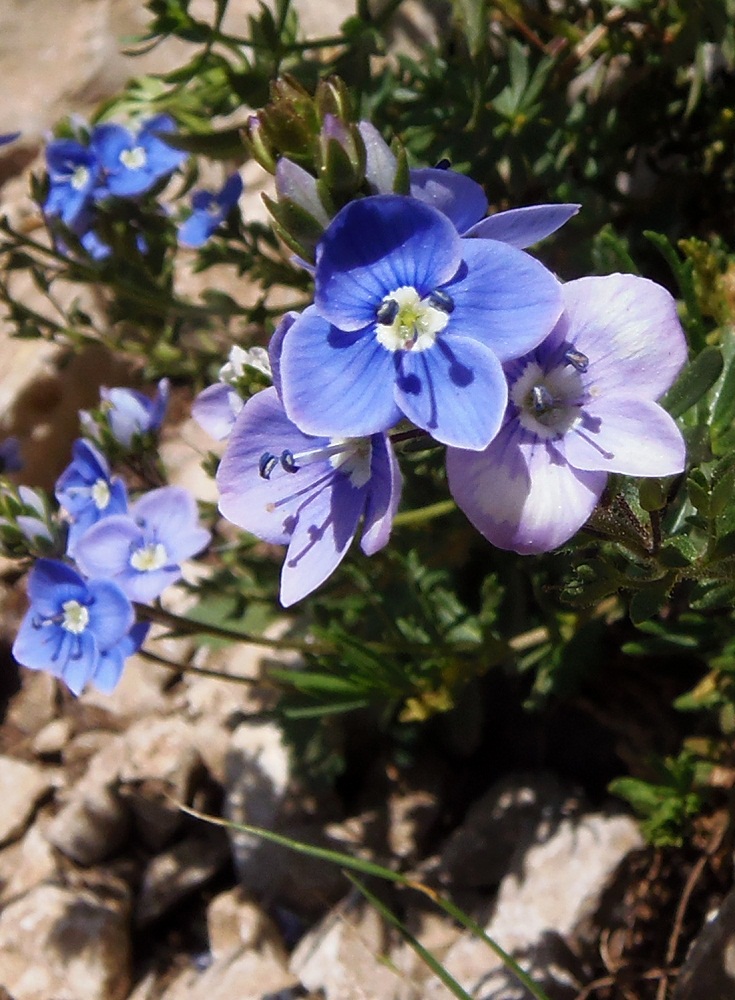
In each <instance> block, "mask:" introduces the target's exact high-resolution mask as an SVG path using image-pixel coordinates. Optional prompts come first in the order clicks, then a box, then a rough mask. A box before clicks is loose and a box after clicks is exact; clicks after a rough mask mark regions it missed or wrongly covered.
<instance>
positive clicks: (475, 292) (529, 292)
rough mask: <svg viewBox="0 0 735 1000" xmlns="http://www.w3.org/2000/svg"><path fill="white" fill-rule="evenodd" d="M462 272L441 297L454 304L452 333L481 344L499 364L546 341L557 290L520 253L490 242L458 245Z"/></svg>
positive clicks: (556, 310) (558, 300) (557, 307)
mask: <svg viewBox="0 0 735 1000" xmlns="http://www.w3.org/2000/svg"><path fill="white" fill-rule="evenodd" d="M462 252H463V255H464V259H465V262H466V264H467V268H466V271H464V273H463V274H462V276H461V277H460V278H459V279H458V280H457V281H454V282H452V283H451V284H449V285H448V286H447V288H446V291H447V292H448V293H449V295H451V297H452V299H453V300H454V312H453V313H452V316H451V320H450V325H451V331H452V333H453V334H454V333H456V334H461V335H463V336H465V337H471V338H472V339H473V340H479V341H481V342H482V343H483V344H486V345H487V346H488V347H489V348H490V349H491V350H492V351H494V353H495V354H496V355H497V356H498V357H499V358H500V360H501V361H509V360H510V359H512V358H518V357H520V356H521V355H523V354H526V353H527V352H528V351H530V350H532V349H533V348H534V347H536V346H537V345H538V344H539V343H540V342H541V341H542V340H543V339H544V337H546V336H547V335H548V334H549V333H550V331H551V329H552V327H553V326H554V324H555V323H556V321H557V320H558V318H559V316H560V314H561V310H562V293H561V285H560V284H559V282H558V281H557V280H556V278H555V277H554V275H553V274H552V273H551V271H548V270H547V269H546V268H545V267H544V266H543V264H540V263H539V262H538V261H537V260H534V258H533V257H530V256H529V255H528V254H527V253H524V252H523V251H522V250H517V249H516V248H515V247H512V246H509V245H508V244H507V243H498V242H497V241H496V240H470V239H463V240H462Z"/></svg>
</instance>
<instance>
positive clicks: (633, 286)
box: [447, 274, 687, 553]
mask: <svg viewBox="0 0 735 1000" xmlns="http://www.w3.org/2000/svg"><path fill="white" fill-rule="evenodd" d="M563 295H564V306H565V312H564V314H563V315H562V317H561V319H560V320H559V323H558V324H557V326H556V328H555V329H554V331H553V332H552V334H551V335H550V336H549V337H548V338H547V339H546V340H545V341H544V342H543V343H542V344H540V345H539V347H537V348H536V349H535V350H534V351H531V352H530V353H529V354H527V355H526V356H525V357H523V358H519V359H517V360H516V361H513V362H511V363H509V364H508V365H506V374H507V376H508V382H509V385H510V393H509V402H508V409H507V411H506V414H505V418H504V421H503V427H502V429H501V431H500V433H499V434H498V436H497V437H496V438H495V440H494V441H493V442H492V443H491V444H490V446H489V447H488V448H487V449H485V451H482V452H476V451H475V452H470V451H465V450H460V449H455V448H449V449H448V451H447V473H448V476H449V487H450V490H451V492H452V495H453V497H454V499H455V500H456V501H457V505H458V506H459V507H461V509H462V510H463V511H464V512H465V514H466V515H467V517H468V518H469V519H470V521H471V522H472V523H473V524H474V525H475V527H476V528H477V529H478V531H480V532H481V533H482V534H483V535H484V536H485V537H486V538H487V539H489V540H490V541H491V542H492V543H493V544H494V545H497V546H498V547H499V548H503V549H511V550H513V551H515V552H520V553H537V552H548V551H550V550H551V549H554V548H556V547H557V546H559V545H562V544H563V543H564V542H566V541H567V539H569V538H571V536H572V535H573V534H574V533H575V532H576V531H577V530H578V529H579V528H581V527H582V525H583V524H584V523H585V521H586V520H587V518H588V517H589V516H590V514H591V513H592V511H593V510H594V508H595V506H596V504H597V502H598V500H599V499H600V496H601V494H602V491H603V489H604V488H605V484H606V482H607V477H608V473H610V472H617V473H620V474H622V475H626V476H672V475H675V474H676V473H678V472H681V471H682V469H683V468H684V466H685V461H686V454H685V445H684V439H683V437H682V435H681V432H680V430H679V428H678V427H677V426H676V423H675V422H674V420H673V419H672V418H671V417H670V416H669V414H668V413H666V411H665V410H664V409H663V408H662V407H661V406H659V405H658V404H657V403H656V400H657V399H658V398H659V397H660V396H661V395H662V394H663V393H664V392H665V391H666V390H667V389H668V388H669V387H670V386H671V384H672V383H673V381H674V379H675V377H676V374H677V372H678V371H679V369H680V368H681V367H682V365H683V364H684V362H685V361H686V356H687V346H686V340H685V337H684V332H683V330H682V328H681V324H680V323H679V319H678V316H677V312H676V303H675V301H674V299H673V298H672V297H671V295H669V293H668V292H667V291H666V289H664V288H662V287H661V286H660V285H657V284H655V282H653V281H648V280H647V279H645V278H639V277H636V276H634V275H630V274H611V275H607V276H606V277H589V278H580V279H579V280H577V281H570V282H569V283H568V284H566V285H564V286H563Z"/></svg>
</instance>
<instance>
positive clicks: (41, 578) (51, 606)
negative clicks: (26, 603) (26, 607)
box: [28, 559, 87, 618]
mask: <svg viewBox="0 0 735 1000" xmlns="http://www.w3.org/2000/svg"><path fill="white" fill-rule="evenodd" d="M86 593H87V588H86V585H85V582H84V579H83V578H82V577H81V576H80V575H79V573H77V572H76V570H73V569H72V568H71V566H68V565H67V564H66V563H62V562H58V560H56V559H37V560H36V562H35V563H34V565H33V570H32V572H31V574H30V576H29V577H28V599H29V600H30V602H31V604H33V605H34V607H35V608H36V609H37V610H38V612H39V614H41V615H42V616H43V617H44V618H48V617H51V616H53V615H55V614H56V612H57V611H58V609H59V608H60V607H61V605H62V604H63V603H64V601H81V600H82V599H83V598H84V597H85V595H86Z"/></svg>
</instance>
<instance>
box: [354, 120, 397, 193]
mask: <svg viewBox="0 0 735 1000" xmlns="http://www.w3.org/2000/svg"><path fill="white" fill-rule="evenodd" d="M357 130H358V132H359V133H360V136H361V137H362V141H363V142H364V144H365V180H366V181H367V182H368V184H369V185H370V188H371V189H372V191H373V194H390V193H391V192H392V190H393V185H394V184H395V180H396V170H397V168H398V161H397V160H396V158H395V156H394V154H393V153H392V151H391V148H390V146H389V145H388V143H387V142H386V141H385V139H384V138H383V137H382V135H381V134H380V132H378V130H377V129H376V128H375V126H374V125H372V124H371V123H370V122H366V121H360V122H358V123H357Z"/></svg>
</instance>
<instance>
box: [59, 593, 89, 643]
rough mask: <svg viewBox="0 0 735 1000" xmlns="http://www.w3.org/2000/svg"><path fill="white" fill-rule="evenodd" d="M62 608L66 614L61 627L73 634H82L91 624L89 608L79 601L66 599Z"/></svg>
mask: <svg viewBox="0 0 735 1000" xmlns="http://www.w3.org/2000/svg"><path fill="white" fill-rule="evenodd" d="M61 610H62V612H63V615H64V617H63V619H62V622H61V627H62V628H64V629H66V631H67V632H71V633H72V635H81V634H82V632H84V630H85V629H86V627H87V625H89V608H86V607H85V606H84V605H83V604H80V603H79V601H64V603H63V604H62V605H61Z"/></svg>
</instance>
